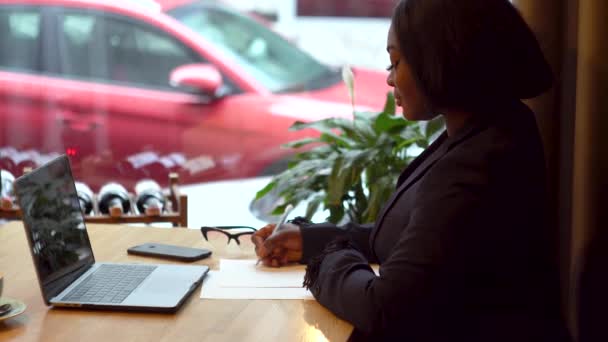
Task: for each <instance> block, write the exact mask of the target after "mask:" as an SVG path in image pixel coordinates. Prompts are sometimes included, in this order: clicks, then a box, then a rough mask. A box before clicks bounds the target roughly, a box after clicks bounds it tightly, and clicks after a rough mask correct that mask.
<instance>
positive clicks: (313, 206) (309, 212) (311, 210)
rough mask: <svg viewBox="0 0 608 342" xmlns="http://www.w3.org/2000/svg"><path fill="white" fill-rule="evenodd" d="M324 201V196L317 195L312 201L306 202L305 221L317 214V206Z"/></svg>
mask: <svg viewBox="0 0 608 342" xmlns="http://www.w3.org/2000/svg"><path fill="white" fill-rule="evenodd" d="M324 199H325V194H319V195H317V196H315V197H313V199H311V200H310V201H309V202H308V205H307V206H306V218H307V219H309V220H310V219H312V216H313V215H314V214H315V213H316V212H317V210H318V209H319V206H320V205H321V203H323V200H324Z"/></svg>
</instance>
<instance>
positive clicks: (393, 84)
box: [386, 71, 395, 88]
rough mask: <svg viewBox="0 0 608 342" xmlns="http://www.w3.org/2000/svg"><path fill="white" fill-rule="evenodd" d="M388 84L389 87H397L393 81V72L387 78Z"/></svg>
mask: <svg viewBox="0 0 608 342" xmlns="http://www.w3.org/2000/svg"><path fill="white" fill-rule="evenodd" d="M386 84H388V85H389V87H393V88H394V87H395V82H394V81H393V72H392V71H391V72H390V73H389V74H388V76H387V77H386Z"/></svg>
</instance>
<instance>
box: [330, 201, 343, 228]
mask: <svg viewBox="0 0 608 342" xmlns="http://www.w3.org/2000/svg"><path fill="white" fill-rule="evenodd" d="M327 209H329V217H328V218H327V221H329V222H331V223H334V224H337V223H339V222H340V221H341V220H342V218H343V217H344V207H343V206H342V204H340V205H331V206H328V207H327Z"/></svg>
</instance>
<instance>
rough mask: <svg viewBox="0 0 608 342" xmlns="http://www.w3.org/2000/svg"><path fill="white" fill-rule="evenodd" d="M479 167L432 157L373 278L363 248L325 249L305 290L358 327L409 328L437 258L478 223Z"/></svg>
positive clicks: (482, 192) (463, 158)
mask: <svg viewBox="0 0 608 342" xmlns="http://www.w3.org/2000/svg"><path fill="white" fill-rule="evenodd" d="M485 171H486V170H485V169H484V167H483V166H482V165H479V164H478V159H477V158H476V156H475V154H474V153H473V154H471V153H454V154H448V155H446V156H445V157H444V158H442V159H441V160H439V161H438V162H437V163H436V165H435V166H434V167H433V169H432V170H431V171H429V172H428V174H427V176H426V177H425V178H423V179H422V180H421V184H420V190H419V194H420V196H419V197H418V198H417V200H416V201H415V205H414V207H413V208H411V216H410V220H409V221H408V222H407V223H404V225H405V227H404V228H403V231H402V233H401V235H400V237H399V241H398V242H397V244H396V245H395V247H394V248H393V249H392V252H391V255H390V256H389V257H388V259H387V260H386V261H385V262H383V263H382V264H381V267H380V275H379V276H376V275H375V274H374V273H373V271H372V270H371V268H370V267H369V265H368V257H367V256H366V255H365V254H364V253H361V252H359V251H357V250H354V249H345V250H340V251H336V252H333V253H330V254H328V255H327V256H326V257H325V258H324V259H323V261H322V263H321V266H320V271H319V275H318V278H317V280H316V282H315V283H314V285H313V287H312V288H311V292H312V293H313V295H314V296H315V298H316V299H317V300H318V301H319V302H320V303H321V304H322V305H324V306H325V307H327V308H328V309H329V310H331V311H332V312H334V313H335V314H336V315H338V316H339V317H341V318H342V319H345V320H347V321H349V322H351V323H352V324H353V325H354V326H355V328H357V329H358V330H361V331H364V332H368V333H369V332H377V331H383V329H384V328H386V327H387V326H392V327H394V326H395V321H398V322H400V323H399V326H400V329H402V330H403V331H408V327H412V328H414V327H416V324H417V319H418V318H419V317H420V316H421V315H422V313H423V312H424V310H425V305H429V302H430V299H429V297H430V292H431V289H432V287H433V285H434V283H436V282H437V280H438V277H439V274H440V273H441V272H440V270H441V268H442V266H443V264H444V262H445V261H446V260H447V259H449V258H450V254H451V253H452V250H453V249H454V248H455V246H459V245H460V244H459V243H458V242H457V240H460V239H467V238H468V237H469V236H471V233H472V232H471V231H469V227H476V226H479V224H478V223H474V222H473V221H474V220H476V219H477V218H476V217H477V216H478V215H476V213H478V212H479V210H480V209H481V208H482V207H483V204H484V198H485V197H486V193H487V190H488V187H487V183H488V177H487V173H486V172H485ZM408 209H409V208H408ZM392 210H399V209H398V208H393V209H392ZM392 224H396V223H395V222H393V223H392ZM354 298H356V300H353V299H354ZM413 330H415V329H413Z"/></svg>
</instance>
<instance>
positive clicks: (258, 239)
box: [251, 223, 302, 267]
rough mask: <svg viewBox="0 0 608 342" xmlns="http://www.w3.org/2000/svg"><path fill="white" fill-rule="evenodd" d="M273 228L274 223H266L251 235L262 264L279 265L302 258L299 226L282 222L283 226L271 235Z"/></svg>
mask: <svg viewBox="0 0 608 342" xmlns="http://www.w3.org/2000/svg"><path fill="white" fill-rule="evenodd" d="M274 229H275V225H274V224H268V225H266V226H265V227H263V228H261V229H260V230H258V231H257V232H255V234H253V235H252V236H251V241H253V244H254V245H255V253H256V254H257V255H258V258H260V259H261V260H262V262H263V263H264V265H266V266H272V267H281V266H284V265H287V264H289V263H292V262H298V261H300V260H301V259H302V233H301V232H300V227H298V226H296V225H295V224H291V223H284V224H283V228H281V230H280V231H278V232H277V233H276V234H274V235H272V232H273V231H274ZM271 235H272V236H271Z"/></svg>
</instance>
